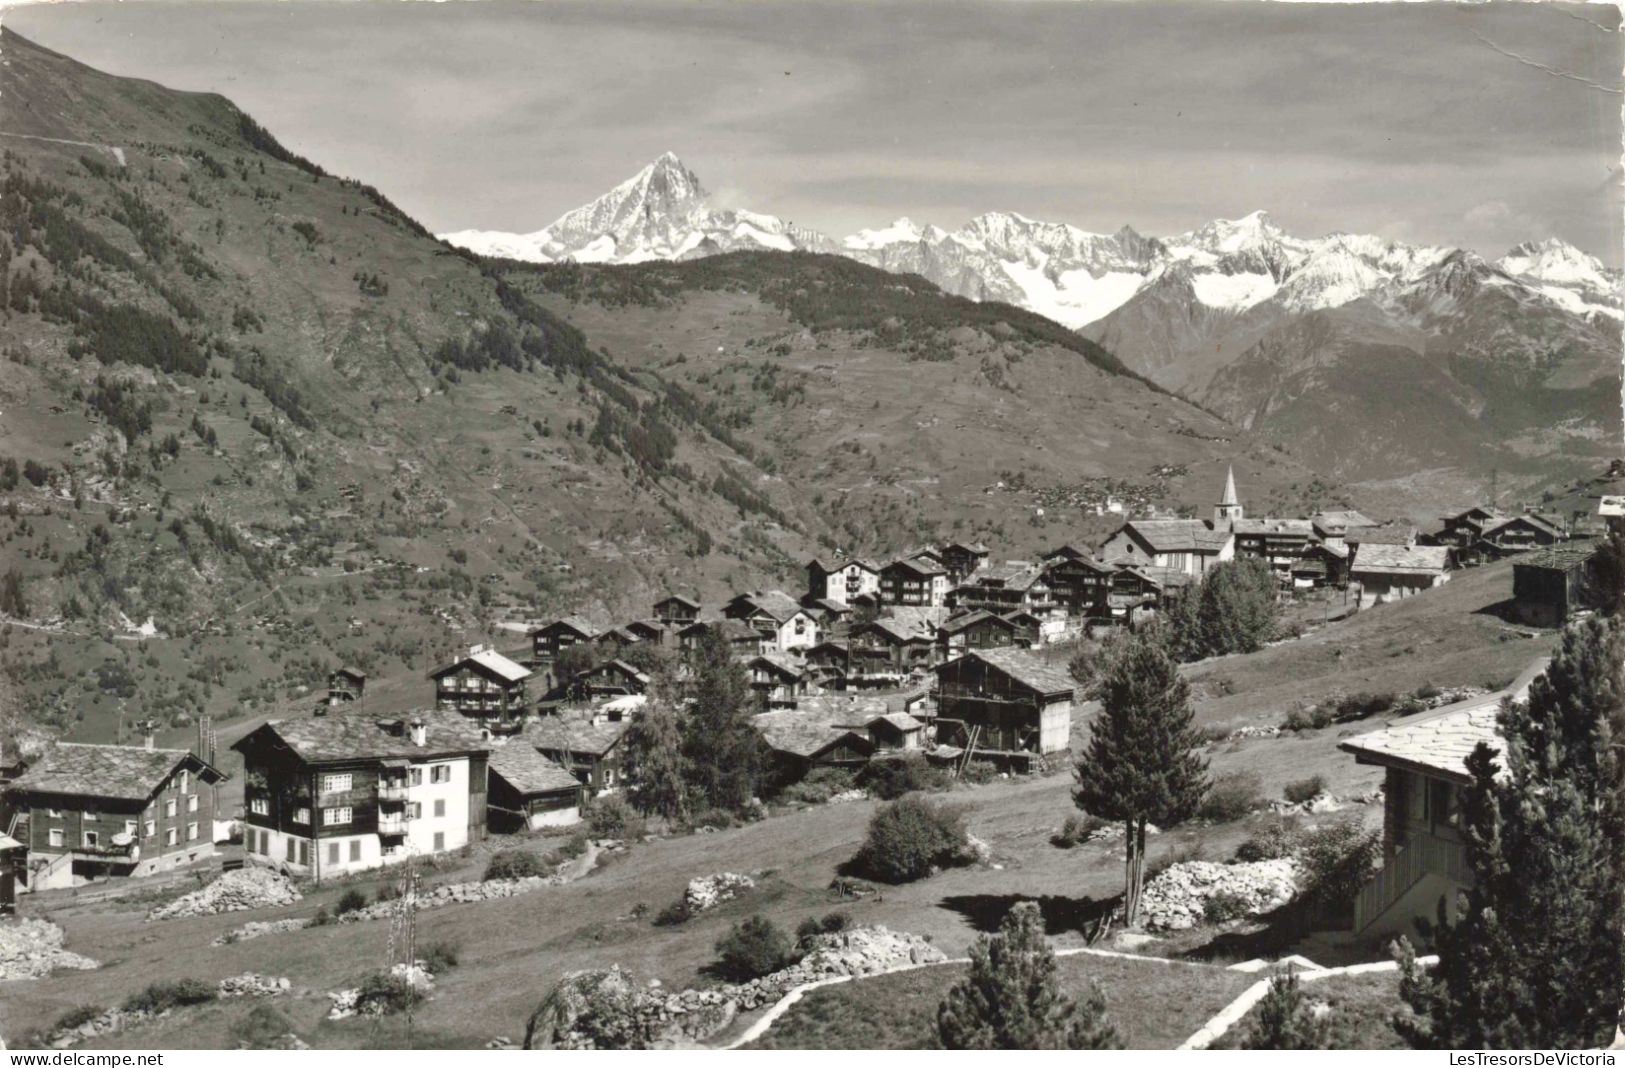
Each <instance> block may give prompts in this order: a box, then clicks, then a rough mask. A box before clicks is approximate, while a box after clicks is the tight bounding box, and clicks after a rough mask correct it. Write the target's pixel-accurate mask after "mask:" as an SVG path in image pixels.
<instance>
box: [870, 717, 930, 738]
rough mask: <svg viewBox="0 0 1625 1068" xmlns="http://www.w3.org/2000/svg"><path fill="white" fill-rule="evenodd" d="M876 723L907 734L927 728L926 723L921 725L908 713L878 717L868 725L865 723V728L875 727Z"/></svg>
mask: <svg viewBox="0 0 1625 1068" xmlns="http://www.w3.org/2000/svg"><path fill="white" fill-rule="evenodd" d="M876 723H884V724H886V725H888V726H890V727H893V728H895V729H897V730H900V731H902V732H904V733H905V734H906V733H907V732H909V731H917V730H919V729H921V728H922V727H924V726H925V724H924V723H921V722H920V721H919V720H917V719H915V718H914V717H913V716H911V715H909V714H908V713H907V712H888V713H886V714H885V715H884V716H876V717H875V718H874V719H871V720H870V721H869V722H868V723H865V724H864V726H865V727H873V726H874V725H875V724H876Z"/></svg>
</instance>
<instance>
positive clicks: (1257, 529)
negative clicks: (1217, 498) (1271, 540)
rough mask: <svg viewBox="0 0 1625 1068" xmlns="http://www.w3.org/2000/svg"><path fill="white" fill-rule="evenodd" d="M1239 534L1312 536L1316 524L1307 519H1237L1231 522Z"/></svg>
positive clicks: (1232, 527)
mask: <svg viewBox="0 0 1625 1068" xmlns="http://www.w3.org/2000/svg"><path fill="white" fill-rule="evenodd" d="M1231 529H1233V530H1234V531H1235V532H1236V533H1237V534H1275V535H1278V536H1285V537H1294V538H1312V537H1314V536H1315V525H1314V524H1313V523H1311V522H1310V521H1309V520H1307V519H1237V520H1235V521H1234V522H1233V523H1232V524H1231Z"/></svg>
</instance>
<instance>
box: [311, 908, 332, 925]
mask: <svg viewBox="0 0 1625 1068" xmlns="http://www.w3.org/2000/svg"><path fill="white" fill-rule="evenodd" d="M332 922H333V917H332V915H331V914H330V913H329V912H328V911H327V906H326V905H323V906H322V907H321V908H319V909H317V910H316V915H314V916H312V917H311V918H310V925H311V926H312V927H326V926H327V925H328V924H330V923H332Z"/></svg>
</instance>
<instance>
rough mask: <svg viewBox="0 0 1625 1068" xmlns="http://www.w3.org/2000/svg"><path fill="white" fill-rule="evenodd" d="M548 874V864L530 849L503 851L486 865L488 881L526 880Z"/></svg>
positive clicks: (493, 856) (496, 854) (494, 855)
mask: <svg viewBox="0 0 1625 1068" xmlns="http://www.w3.org/2000/svg"><path fill="white" fill-rule="evenodd" d="M547 874H549V872H548V868H547V863H546V862H545V861H543V860H542V858H541V857H540V856H538V855H537V854H535V853H532V852H530V851H529V850H528V849H504V850H501V851H500V852H498V853H495V854H493V855H492V857H491V859H490V861H488V862H487V863H486V865H485V877H486V878H487V879H525V878H530V877H532V876H537V875H547Z"/></svg>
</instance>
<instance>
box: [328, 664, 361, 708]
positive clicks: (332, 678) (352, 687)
mask: <svg viewBox="0 0 1625 1068" xmlns="http://www.w3.org/2000/svg"><path fill="white" fill-rule="evenodd" d="M366 691H367V673H366V672H365V671H357V670H356V669H355V668H352V667H337V668H334V669H333V671H332V672H331V673H330V674H329V675H328V676H327V705H328V707H329V708H335V707H337V706H339V705H346V704H349V703H350V702H351V701H359V700H361V696H362V694H364V693H366Z"/></svg>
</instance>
